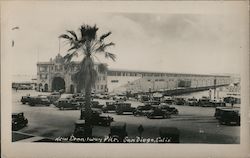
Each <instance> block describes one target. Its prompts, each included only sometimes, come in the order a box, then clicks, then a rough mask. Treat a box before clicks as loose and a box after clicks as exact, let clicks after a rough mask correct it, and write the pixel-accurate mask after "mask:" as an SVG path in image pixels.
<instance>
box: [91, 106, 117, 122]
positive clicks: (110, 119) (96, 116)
mask: <svg viewBox="0 0 250 158" xmlns="http://www.w3.org/2000/svg"><path fill="white" fill-rule="evenodd" d="M92 111H93V112H92V118H91V124H92V125H102V126H109V125H110V123H111V122H113V121H114V118H113V117H110V116H101V115H100V113H99V112H96V111H94V110H92Z"/></svg>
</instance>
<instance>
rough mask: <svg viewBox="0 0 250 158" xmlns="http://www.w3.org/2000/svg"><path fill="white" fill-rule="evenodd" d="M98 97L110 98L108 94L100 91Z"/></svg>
mask: <svg viewBox="0 0 250 158" xmlns="http://www.w3.org/2000/svg"><path fill="white" fill-rule="evenodd" d="M98 98H99V99H110V96H109V95H108V94H105V93H102V94H98Z"/></svg>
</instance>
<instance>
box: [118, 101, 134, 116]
mask: <svg viewBox="0 0 250 158" xmlns="http://www.w3.org/2000/svg"><path fill="white" fill-rule="evenodd" d="M134 111H135V108H134V107H131V103H116V113H117V114H118V115H122V114H123V113H124V112H129V113H131V114H133V113H134Z"/></svg>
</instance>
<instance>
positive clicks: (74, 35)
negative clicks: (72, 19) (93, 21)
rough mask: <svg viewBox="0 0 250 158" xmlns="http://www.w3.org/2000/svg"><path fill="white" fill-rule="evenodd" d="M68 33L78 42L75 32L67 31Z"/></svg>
mask: <svg viewBox="0 0 250 158" xmlns="http://www.w3.org/2000/svg"><path fill="white" fill-rule="evenodd" d="M67 32H68V33H70V34H71V35H72V36H73V37H74V40H76V41H78V38H77V35H76V33H75V32H74V31H70V30H67Z"/></svg>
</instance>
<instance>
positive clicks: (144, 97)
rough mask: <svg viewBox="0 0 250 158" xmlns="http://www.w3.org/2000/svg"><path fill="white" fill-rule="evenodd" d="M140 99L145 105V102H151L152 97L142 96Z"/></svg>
mask: <svg viewBox="0 0 250 158" xmlns="http://www.w3.org/2000/svg"><path fill="white" fill-rule="evenodd" d="M139 99H140V101H141V102H142V103H144V102H147V101H150V96H149V95H141V96H140V97H139Z"/></svg>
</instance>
